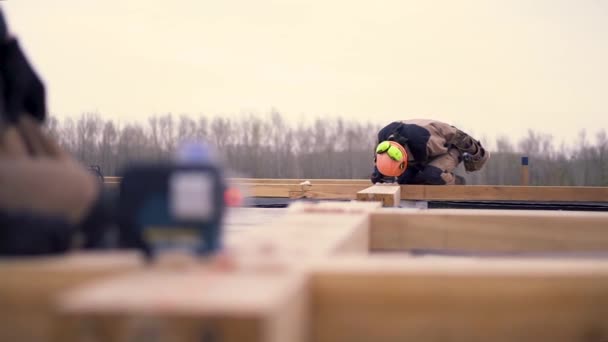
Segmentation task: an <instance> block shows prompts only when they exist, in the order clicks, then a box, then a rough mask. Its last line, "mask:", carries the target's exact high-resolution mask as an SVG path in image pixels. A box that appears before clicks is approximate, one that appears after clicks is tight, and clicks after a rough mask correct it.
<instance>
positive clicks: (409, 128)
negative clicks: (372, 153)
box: [378, 121, 431, 163]
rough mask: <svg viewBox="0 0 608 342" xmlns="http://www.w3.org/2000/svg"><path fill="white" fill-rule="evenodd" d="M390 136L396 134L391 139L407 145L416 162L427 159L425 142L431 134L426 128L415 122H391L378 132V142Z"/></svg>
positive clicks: (423, 161) (424, 161)
mask: <svg viewBox="0 0 608 342" xmlns="http://www.w3.org/2000/svg"><path fill="white" fill-rule="evenodd" d="M391 136H398V138H397V139H393V140H395V141H397V142H399V143H400V144H402V145H407V147H408V148H409V150H410V151H411V152H412V155H413V157H414V160H415V161H416V162H417V163H426V162H427V161H428V158H429V156H428V151H427V144H428V141H429V138H430V136H431V134H430V132H429V131H428V130H427V129H425V128H424V127H421V126H419V125H416V124H409V123H403V122H398V121H395V122H391V123H390V124H388V125H386V126H385V127H384V128H382V129H381V130H380V131H379V132H378V143H380V142H382V141H384V140H389V139H391Z"/></svg>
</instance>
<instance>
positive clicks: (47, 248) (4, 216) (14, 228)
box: [0, 210, 74, 256]
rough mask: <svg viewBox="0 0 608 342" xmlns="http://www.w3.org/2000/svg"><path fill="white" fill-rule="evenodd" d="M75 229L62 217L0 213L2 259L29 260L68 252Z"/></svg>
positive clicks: (27, 213)
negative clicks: (20, 258) (28, 256)
mask: <svg viewBox="0 0 608 342" xmlns="http://www.w3.org/2000/svg"><path fill="white" fill-rule="evenodd" d="M73 234H74V227H72V226H71V225H70V224H69V223H68V222H67V221H66V220H64V219H62V218H59V217H51V216H45V215H41V214H35V213H30V212H18V213H17V212H10V213H9V212H6V211H2V210H0V255H2V256H26V255H47V254H60V253H64V252H66V251H67V250H68V249H69V248H70V246H71V241H72V236H73Z"/></svg>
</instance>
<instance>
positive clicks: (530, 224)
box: [370, 209, 608, 252]
mask: <svg viewBox="0 0 608 342" xmlns="http://www.w3.org/2000/svg"><path fill="white" fill-rule="evenodd" d="M370 220H371V232H370V239H371V249H372V251H396V250H408V249H409V250H411V249H437V250H439V249H443V250H457V251H465V252H548V251H554V252H577V251H606V250H608V213H598V212H570V211H520V210H463V209H434V210H395V209H393V210H388V209H387V210H385V211H383V212H375V213H372V214H371V219H370Z"/></svg>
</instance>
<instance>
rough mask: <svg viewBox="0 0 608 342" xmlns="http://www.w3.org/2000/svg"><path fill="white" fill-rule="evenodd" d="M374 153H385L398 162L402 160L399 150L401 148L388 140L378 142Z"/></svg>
mask: <svg viewBox="0 0 608 342" xmlns="http://www.w3.org/2000/svg"><path fill="white" fill-rule="evenodd" d="M376 153H377V154H381V153H387V154H388V156H389V157H390V158H391V159H392V160H394V161H397V162H400V161H402V160H403V153H402V152H401V150H399V149H398V148H397V147H395V146H393V145H391V143H390V142H389V141H383V142H381V143H380V144H378V146H377V147H376Z"/></svg>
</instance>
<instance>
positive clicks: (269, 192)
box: [105, 177, 608, 202]
mask: <svg viewBox="0 0 608 342" xmlns="http://www.w3.org/2000/svg"><path fill="white" fill-rule="evenodd" d="M229 180H230V181H232V182H234V184H236V185H239V186H243V187H245V188H249V190H248V195H249V196H251V197H279V198H292V199H293V198H315V199H355V198H356V193H357V192H358V191H361V190H363V189H365V188H368V187H369V186H370V184H371V183H370V181H369V180H366V179H309V180H308V181H309V182H310V183H305V184H301V183H303V182H305V181H307V180H306V179H268V178H231V179H229ZM105 184H106V185H107V186H109V187H116V186H118V185H119V184H120V177H106V183H105ZM401 199H403V200H422V201H431V200H433V201H442V200H443V201H546V202H551V201H562V202H607V201H608V187H580V186H579V187H569V186H500V185H440V186H437V185H402V186H401Z"/></svg>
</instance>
